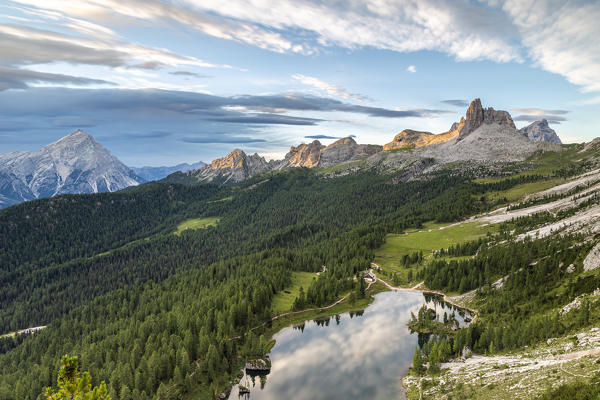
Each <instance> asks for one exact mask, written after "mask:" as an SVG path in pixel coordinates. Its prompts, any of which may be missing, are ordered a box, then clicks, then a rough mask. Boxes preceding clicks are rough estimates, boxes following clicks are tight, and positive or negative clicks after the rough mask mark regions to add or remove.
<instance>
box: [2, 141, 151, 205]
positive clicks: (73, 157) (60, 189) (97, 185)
mask: <svg viewBox="0 0 600 400" xmlns="http://www.w3.org/2000/svg"><path fill="white" fill-rule="evenodd" d="M142 182H144V180H143V179H142V178H140V177H139V176H137V175H136V174H135V173H134V172H133V171H132V170H131V169H130V168H128V167H127V166H125V165H124V164H123V163H122V162H121V161H119V159H117V158H116V157H115V156H113V155H112V154H111V153H110V152H109V151H108V150H107V149H106V148H104V147H103V146H102V145H101V144H100V143H98V142H97V141H96V140H95V139H94V138H93V137H92V136H91V135H88V134H86V133H85V132H83V131H82V130H76V131H75V132H73V133H71V134H69V135H67V136H65V137H63V138H61V139H59V140H57V141H56V142H54V143H51V144H49V145H47V146H45V147H43V148H42V149H40V150H39V151H37V152H29V151H28V152H14V153H9V154H4V155H0V208H1V207H6V206H9V205H13V204H17V203H20V202H22V201H27V200H33V199H38V198H42V197H51V196H56V195H59V194H65V193H98V192H114V191H117V190H121V189H124V188H126V187H129V186H136V185H139V184H140V183H142Z"/></svg>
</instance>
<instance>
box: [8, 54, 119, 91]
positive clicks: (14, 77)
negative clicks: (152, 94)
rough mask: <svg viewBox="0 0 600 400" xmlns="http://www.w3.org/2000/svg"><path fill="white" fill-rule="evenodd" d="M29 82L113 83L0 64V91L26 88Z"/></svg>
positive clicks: (79, 84)
mask: <svg viewBox="0 0 600 400" xmlns="http://www.w3.org/2000/svg"><path fill="white" fill-rule="evenodd" d="M0 57H1V56H0ZM31 84H72V85H77V86H86V85H114V83H112V82H108V81H104V80H100V79H90V78H83V77H80V76H71V75H63V74H50V73H46V72H38V71H31V70H28V69H18V68H9V67H3V66H0V91H2V90H8V89H26V88H28V87H29V86H30V85H31Z"/></svg>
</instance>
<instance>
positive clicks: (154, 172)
mask: <svg viewBox="0 0 600 400" xmlns="http://www.w3.org/2000/svg"><path fill="white" fill-rule="evenodd" d="M204 165H205V163H204V162H202V161H198V162H195V163H193V164H189V163H181V164H177V165H173V166H170V167H169V166H160V167H149V166H146V167H129V168H131V170H132V171H133V172H134V173H135V174H136V175H137V176H139V177H141V178H144V180H146V181H156V180H159V179H162V178H164V177H166V176H168V175H170V174H172V173H174V172H187V171H191V170H194V169H200V168H202V167H203V166H204Z"/></svg>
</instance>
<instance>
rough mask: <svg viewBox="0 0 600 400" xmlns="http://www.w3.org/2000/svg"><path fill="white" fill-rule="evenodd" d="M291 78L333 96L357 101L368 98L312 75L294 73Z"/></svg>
mask: <svg viewBox="0 0 600 400" xmlns="http://www.w3.org/2000/svg"><path fill="white" fill-rule="evenodd" d="M292 78H294V79H296V80H298V81H300V82H302V83H303V84H305V85H308V86H312V87H314V88H317V89H319V90H321V91H323V92H326V93H327V94H330V95H333V96H339V97H342V98H344V99H348V100H355V101H358V102H364V101H368V100H369V98H368V97H367V96H363V95H360V94H356V93H350V92H348V91H347V90H346V89H344V88H343V87H341V86H337V85H334V84H332V83H327V82H325V81H322V80H321V79H318V78H315V77H312V76H305V75H302V74H295V75H292Z"/></svg>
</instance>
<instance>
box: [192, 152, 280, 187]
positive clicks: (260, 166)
mask: <svg viewBox="0 0 600 400" xmlns="http://www.w3.org/2000/svg"><path fill="white" fill-rule="evenodd" d="M273 167H274V165H273V162H267V161H266V160H265V159H264V158H263V157H261V156H259V155H258V154H253V155H251V156H248V155H247V154H246V153H244V152H243V151H242V150H240V149H235V150H233V151H232V152H231V153H229V154H228V155H226V156H225V157H223V158H217V159H216V160H213V161H212V162H211V163H210V164H206V165H204V166H203V167H202V168H200V169H198V170H193V171H188V172H187V173H186V175H188V176H190V177H193V178H196V179H197V180H198V181H200V182H212V181H213V180H215V179H217V178H218V179H220V180H222V181H223V182H230V181H231V182H240V181H243V180H245V179H248V178H250V177H252V176H254V175H257V174H260V173H263V172H267V171H270V170H272V169H273Z"/></svg>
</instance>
